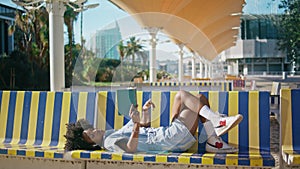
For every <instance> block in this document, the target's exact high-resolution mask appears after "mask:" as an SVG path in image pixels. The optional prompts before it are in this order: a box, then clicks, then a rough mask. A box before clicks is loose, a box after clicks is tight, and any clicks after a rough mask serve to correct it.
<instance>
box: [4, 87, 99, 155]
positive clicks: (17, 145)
mask: <svg viewBox="0 0 300 169" xmlns="http://www.w3.org/2000/svg"><path fill="white" fill-rule="evenodd" d="M0 96H1V97H0V105H1V109H0V111H1V113H0V121H1V123H0V127H1V128H2V130H0V147H1V152H2V153H4V154H11V155H25V156H27V155H28V156H35V157H40V156H43V157H46V158H61V157H62V155H63V146H64V144H65V138H64V136H63V135H64V134H65V133H66V126H65V124H67V123H69V122H75V121H76V120H77V119H78V118H79V117H83V118H86V119H89V120H91V121H90V122H91V123H92V124H93V123H94V120H92V119H94V117H95V109H96V107H95V106H96V93H87V92H79V93H76V92H74V93H71V92H30V91H1V92H0ZM72 96H73V97H72ZM74 97H75V99H74ZM79 101H80V103H79ZM74 105H76V106H77V107H76V106H74ZM78 107H80V108H81V107H84V109H82V108H81V111H82V112H81V114H80V113H79V112H78V111H79V109H78ZM78 114H79V115H78ZM6 149H7V150H8V151H5V150H6ZM20 149H22V151H21V150H20ZM23 149H24V150H23ZM38 150H42V151H38ZM5 152H6V153H5Z"/></svg>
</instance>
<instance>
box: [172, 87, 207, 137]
mask: <svg viewBox="0 0 300 169" xmlns="http://www.w3.org/2000/svg"><path fill="white" fill-rule="evenodd" d="M204 105H207V106H209V103H208V100H207V98H206V97H205V96H203V95H201V94H200V95H198V96H194V95H193V94H191V93H189V92H187V91H179V92H178V93H177V94H176V96H175V99H174V104H173V108H172V121H173V120H174V119H175V118H178V119H179V120H180V121H182V122H183V123H184V124H185V125H186V127H187V128H188V129H189V131H190V132H191V133H192V134H194V133H195V132H196V130H197V127H198V120H199V114H198V112H199V111H200V109H201V108H202V107H203V106H204ZM201 121H202V122H205V121H206V119H205V118H201Z"/></svg>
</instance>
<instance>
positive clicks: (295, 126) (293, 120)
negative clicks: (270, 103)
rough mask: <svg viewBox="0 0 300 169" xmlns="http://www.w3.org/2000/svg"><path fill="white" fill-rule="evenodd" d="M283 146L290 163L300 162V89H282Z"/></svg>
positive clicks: (287, 161)
mask: <svg viewBox="0 0 300 169" xmlns="http://www.w3.org/2000/svg"><path fill="white" fill-rule="evenodd" d="M280 96H281V98H280V104H281V108H280V120H281V123H280V124H281V125H282V126H281V147H282V154H284V155H285V156H286V158H284V160H285V162H286V163H287V164H288V165H299V164H300V135H299V127H300V123H299V121H300V104H299V99H300V89H281V94H280Z"/></svg>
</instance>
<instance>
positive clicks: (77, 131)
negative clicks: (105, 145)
mask: <svg viewBox="0 0 300 169" xmlns="http://www.w3.org/2000/svg"><path fill="white" fill-rule="evenodd" d="M66 126H67V133H66V135H64V137H65V138H66V139H67V141H66V144H65V147H64V149H65V150H66V151H72V150H99V149H101V147H100V146H98V145H95V144H94V145H93V144H90V143H88V142H86V141H85V140H84V139H83V137H82V132H83V131H84V130H85V129H88V128H93V126H92V125H91V124H90V123H89V122H88V121H87V120H84V119H80V120H78V121H77V122H75V123H69V124H66Z"/></svg>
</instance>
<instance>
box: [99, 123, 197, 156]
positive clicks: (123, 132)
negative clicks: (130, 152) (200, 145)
mask: <svg viewBox="0 0 300 169" xmlns="http://www.w3.org/2000/svg"><path fill="white" fill-rule="evenodd" d="M132 127H133V122H132V121H129V122H128V123H127V124H126V125H125V126H123V127H122V128H121V129H120V130H118V131H116V132H115V133H113V134H111V135H109V136H108V137H107V138H106V139H105V144H104V147H106V148H107V149H108V150H110V151H122V150H120V149H119V147H117V146H116V145H114V143H115V142H116V141H117V140H120V139H127V140H128V139H129V137H130V135H131V132H132ZM195 142H196V139H195V137H194V136H193V135H192V134H191V133H190V131H189V130H188V129H187V127H186V126H185V125H184V124H183V123H182V122H181V121H180V120H178V119H175V120H174V121H173V122H172V123H171V125H170V126H168V127H159V128H145V127H140V133H139V141H138V147H137V151H138V152H164V151H171V152H184V151H186V150H188V149H189V148H190V147H191V146H192V145H193V144H194V143H195Z"/></svg>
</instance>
